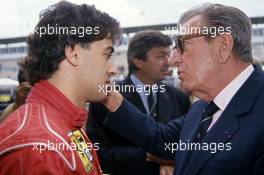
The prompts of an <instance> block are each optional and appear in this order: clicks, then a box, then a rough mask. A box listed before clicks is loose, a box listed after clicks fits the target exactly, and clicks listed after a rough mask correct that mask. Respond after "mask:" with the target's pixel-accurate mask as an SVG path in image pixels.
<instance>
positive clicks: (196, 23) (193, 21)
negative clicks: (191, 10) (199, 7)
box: [181, 15, 204, 34]
mask: <svg viewBox="0 0 264 175" xmlns="http://www.w3.org/2000/svg"><path fill="white" fill-rule="evenodd" d="M203 26H204V21H203V20H202V16H201V15H196V16H193V17H192V18H190V19H188V20H187V21H186V22H184V23H183V24H182V25H181V27H183V28H186V29H188V30H184V31H186V33H185V34H192V33H190V31H195V30H191V28H192V27H203Z"/></svg>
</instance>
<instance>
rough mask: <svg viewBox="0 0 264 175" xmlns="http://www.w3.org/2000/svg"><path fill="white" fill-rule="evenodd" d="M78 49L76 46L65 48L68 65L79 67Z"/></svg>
mask: <svg viewBox="0 0 264 175" xmlns="http://www.w3.org/2000/svg"><path fill="white" fill-rule="evenodd" d="M77 50H78V47H77V45H75V46H73V47H72V46H66V47H65V57H66V60H67V61H68V63H70V64H71V65H73V66H78V64H79V60H78V52H77Z"/></svg>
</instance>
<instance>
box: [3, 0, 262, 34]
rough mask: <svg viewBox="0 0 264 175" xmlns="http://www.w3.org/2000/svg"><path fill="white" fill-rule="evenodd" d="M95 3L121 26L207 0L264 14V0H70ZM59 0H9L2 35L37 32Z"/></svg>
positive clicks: (168, 16) (175, 14)
mask: <svg viewBox="0 0 264 175" xmlns="http://www.w3.org/2000/svg"><path fill="white" fill-rule="evenodd" d="M70 1H71V2H74V3H78V4H80V3H87V4H90V5H92V4H93V5H95V6H96V7H97V8H98V9H100V10H102V11H104V12H107V13H109V14H110V15H111V16H113V17H115V18H116V19H118V20H119V21H120V24H121V26H123V27H128V26H137V25H151V24H166V23H174V22H177V20H178V19H179V16H180V15H181V13H183V12H184V11H186V10H187V9H189V8H191V7H193V6H195V5H199V4H201V3H205V2H211V3H220V4H225V5H231V6H235V7H238V8H240V9H241V10H243V11H244V12H245V13H246V14H247V15H248V16H250V17H254V16H264V1H263V0H250V1H248V0H208V1H204V0H185V1H180V0H156V1H154V0H70ZM56 2H58V0H5V1H3V2H1V6H0V20H1V28H0V38H7V37H17V36H25V35H28V34H29V33H30V32H33V29H34V26H35V25H36V23H37V21H38V14H39V12H40V11H41V10H43V9H45V8H47V7H48V6H49V5H52V4H54V3H56Z"/></svg>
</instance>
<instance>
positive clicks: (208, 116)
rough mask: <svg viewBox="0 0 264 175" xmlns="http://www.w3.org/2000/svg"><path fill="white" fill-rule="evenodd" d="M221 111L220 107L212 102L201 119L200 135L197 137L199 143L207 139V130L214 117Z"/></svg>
mask: <svg viewBox="0 0 264 175" xmlns="http://www.w3.org/2000/svg"><path fill="white" fill-rule="evenodd" d="M218 110H219V107H218V106H217V105H216V104H215V103H214V102H213V101H211V102H210V103H209V104H208V105H207V107H206V108H205V110H204V112H203V115H202V117H201V122H200V125H199V130H198V135H197V139H198V140H197V141H198V142H201V141H202V140H203V138H204V137H205V135H206V133H207V129H208V127H209V126H210V124H211V122H212V119H213V115H214V114H215V113H216V112H217V111H218Z"/></svg>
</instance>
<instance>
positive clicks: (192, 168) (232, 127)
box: [176, 68, 264, 175]
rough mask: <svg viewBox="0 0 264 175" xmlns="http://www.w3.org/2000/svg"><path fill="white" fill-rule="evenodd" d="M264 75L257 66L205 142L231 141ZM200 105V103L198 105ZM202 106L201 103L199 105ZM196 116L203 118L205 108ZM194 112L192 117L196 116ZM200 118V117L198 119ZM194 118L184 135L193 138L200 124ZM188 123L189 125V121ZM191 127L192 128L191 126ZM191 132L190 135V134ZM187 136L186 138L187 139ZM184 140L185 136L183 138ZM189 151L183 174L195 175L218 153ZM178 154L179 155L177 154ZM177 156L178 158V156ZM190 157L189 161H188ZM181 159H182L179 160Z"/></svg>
mask: <svg viewBox="0 0 264 175" xmlns="http://www.w3.org/2000/svg"><path fill="white" fill-rule="evenodd" d="M263 77H264V75H263V72H262V70H260V69H259V68H255V70H254V71H253V73H252V75H251V76H250V77H249V78H248V80H247V81H246V82H245V83H244V84H243V85H242V87H241V88H240V89H239V90H238V92H237V93H236V95H235V96H234V97H233V98H232V100H231V101H230V103H229V105H228V106H227V107H226V109H225V110H224V111H223V113H222V115H221V117H220V118H219V120H218V121H217V122H216V123H215V125H214V126H213V127H212V128H211V129H210V131H209V132H208V134H207V135H206V137H205V139H204V142H205V143H208V144H210V143H219V142H221V143H226V142H227V141H230V140H231V139H232V137H233V136H234V134H235V133H236V132H237V131H238V129H239V123H238V120H239V117H242V116H243V114H245V113H247V112H249V111H250V110H251V108H252V106H253V104H254V101H255V98H256V97H257V95H258V91H259V90H260V89H261V87H262V85H263V83H264V79H263ZM197 106H198V105H197ZM199 106H200V105H199ZM205 106H206V105H204V106H203V108H202V109H204V108H205ZM196 110H197V111H196V112H197V113H196V116H197V115H199V117H196V118H199V120H200V118H201V114H202V111H203V110H198V109H196ZM193 115H195V114H192V116H190V118H192V117H193V118H195V117H194V116H193ZM197 120H198V119H197ZM197 120H195V119H193V121H192V122H195V121H196V124H191V123H190V125H192V126H193V129H192V130H191V131H190V132H189V133H188V132H187V134H185V135H183V137H186V138H191V140H193V138H194V137H195V136H196V134H197V129H198V125H199V121H197ZM186 125H189V122H188V123H187V121H186ZM189 129H190V128H189ZM188 134H189V135H188ZM186 138H185V139H186ZM182 139H183V140H184V138H182ZM182 152H187V153H185V155H183V159H185V160H186V161H185V162H183V163H182V165H181V167H179V168H180V170H179V171H181V173H180V172H179V173H180V174H182V175H194V174H197V173H198V171H199V170H200V169H201V168H202V166H204V165H205V164H206V162H207V161H208V160H209V159H210V158H213V156H214V155H215V154H216V153H210V150H208V151H193V152H191V151H189V152H188V151H182ZM177 156H178V155H177ZM177 156H176V158H177ZM188 158H189V161H187V160H188ZM179 161H181V160H179Z"/></svg>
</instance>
